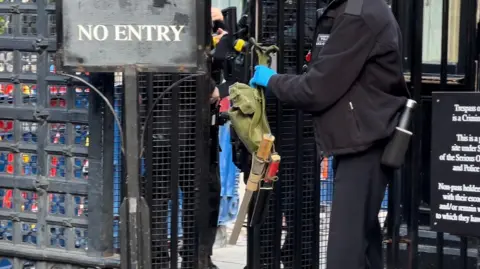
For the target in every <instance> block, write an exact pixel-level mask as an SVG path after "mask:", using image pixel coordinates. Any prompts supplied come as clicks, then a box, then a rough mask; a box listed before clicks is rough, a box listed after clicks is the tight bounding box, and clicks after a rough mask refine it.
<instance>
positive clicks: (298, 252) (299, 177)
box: [277, 0, 319, 268]
mask: <svg viewBox="0 0 480 269" xmlns="http://www.w3.org/2000/svg"><path fill="white" fill-rule="evenodd" d="M296 13H297V18H296V19H297V25H296V27H297V29H296V32H297V33H296V34H297V40H296V41H297V44H296V45H297V48H296V49H297V59H296V63H295V64H296V67H297V70H296V71H297V74H301V73H302V72H303V64H304V61H303V59H304V58H305V55H304V54H305V0H297V12H296ZM283 19H284V18H282V20H283ZM277 120H279V119H277ZM295 120H296V124H295V125H296V128H295V129H296V130H295V144H296V152H297V153H296V158H295V179H296V180H295V182H294V183H293V186H294V188H295V205H294V206H295V212H294V219H295V224H294V225H295V226H294V228H293V231H294V240H295V241H294V243H293V248H294V254H293V257H294V262H293V264H294V268H302V256H303V255H302V254H303V251H304V250H303V247H302V230H303V224H304V223H305V220H303V214H302V213H303V210H302V209H303V208H302V207H303V171H302V170H303V169H302V164H303V154H304V152H303V151H304V147H305V146H304V143H303V131H304V130H303V129H304V120H305V116H304V113H303V111H302V110H296V111H295ZM315 195H319V194H315ZM306 221H309V220H306ZM312 250H313V251H318V245H317V247H316V248H312V249H311V250H310V251H312ZM307 253H308V252H307Z"/></svg>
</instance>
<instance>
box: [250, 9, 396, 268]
mask: <svg viewBox="0 0 480 269" xmlns="http://www.w3.org/2000/svg"><path fill="white" fill-rule="evenodd" d="M260 2H261V4H260V5H259V10H257V12H258V13H259V14H260V20H259V21H260V25H259V27H258V28H257V30H258V31H259V32H258V33H257V34H258V36H259V37H260V41H261V42H263V43H268V44H277V45H278V46H279V48H280V53H278V54H277V57H276V66H277V71H278V72H280V73H290V74H298V73H301V72H302V68H303V66H304V64H305V63H306V62H305V60H304V59H305V56H306V54H307V53H308V51H309V50H310V49H311V42H312V37H313V34H314V29H315V21H316V14H317V13H316V11H317V9H318V8H319V7H320V5H321V3H322V2H323V1H316V0H296V1H295V0H294V1H273V0H262V1H260ZM267 114H268V116H269V122H270V125H271V126H272V129H273V132H274V134H275V135H276V137H277V140H276V141H277V142H276V144H277V148H278V149H279V152H280V154H281V156H282V165H281V167H282V169H281V172H280V175H279V178H280V179H279V181H278V183H277V185H276V191H275V194H274V195H272V197H271V201H270V204H269V206H270V208H269V209H270V211H269V215H268V216H267V218H266V220H265V223H264V224H263V226H262V227H261V228H260V231H259V232H258V234H259V235H260V239H258V240H259V241H260V242H259V243H257V242H255V240H257V239H256V238H255V236H252V237H249V239H250V242H249V251H250V249H259V251H260V254H259V257H258V258H259V259H260V263H259V264H257V263H256V261H255V259H254V258H252V259H249V264H252V265H253V266H252V267H253V268H325V266H326V250H327V244H328V232H329V229H328V227H329V223H330V212H331V201H332V197H333V190H334V169H333V159H332V158H328V159H324V160H322V161H321V162H319V161H318V159H317V156H316V154H315V150H316V148H315V141H314V137H313V125H312V119H311V115H310V114H308V113H305V112H301V111H298V110H295V109H293V108H292V107H289V106H288V105H286V104H282V103H281V102H279V101H278V100H276V99H275V98H271V99H269V100H267ZM318 131H321V130H318ZM386 210H387V200H385V201H384V203H383V205H382V212H381V213H380V215H379V218H380V220H381V222H382V223H384V222H385V218H386ZM279 220H282V221H281V222H280V221H279ZM279 223H282V224H281V226H280V225H279ZM250 233H252V234H255V233H256V232H255V230H254V229H250ZM252 252H255V250H252ZM250 256H251V257H254V256H255V254H254V253H252V254H251V255H250ZM258 266H259V267H258Z"/></svg>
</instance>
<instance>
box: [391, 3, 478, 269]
mask: <svg viewBox="0 0 480 269" xmlns="http://www.w3.org/2000/svg"><path fill="white" fill-rule="evenodd" d="M477 8H478V6H477V1H475V0H464V1H454V0H450V1H448V0H438V1H424V0H420V1H419V0H413V1H392V9H393V11H394V13H395V15H396V16H397V18H398V21H399V24H400V26H401V28H402V32H403V35H404V55H405V62H404V67H405V75H406V77H407V79H408V84H409V87H410V91H411V93H412V95H413V97H414V98H415V100H416V101H417V102H418V103H419V104H420V106H419V109H418V111H417V113H416V118H415V121H414V124H413V128H414V133H415V136H414V138H413V140H412V147H411V154H410V160H409V162H408V163H407V165H406V166H405V168H404V169H403V170H402V175H401V176H400V178H399V179H398V180H397V183H398V184H397V185H395V187H396V188H397V189H396V190H393V191H395V193H396V195H395V197H396V199H395V201H393V202H392V203H391V208H390V213H391V215H392V218H390V219H391V222H390V225H389V228H390V229H389V233H388V239H391V240H389V241H388V242H389V243H391V244H388V245H389V250H388V255H387V258H388V268H413V269H415V268H422V269H423V268H439V269H441V268H459V269H460V268H461V269H464V268H478V262H479V260H478V257H479V256H478V247H479V242H478V239H475V238H468V237H461V236H457V235H452V234H443V233H436V232H433V231H431V229H430V225H431V224H430V217H429V214H430V208H429V203H430V167H429V165H430V149H431V147H432V145H431V143H430V136H431V132H430V129H431V104H432V99H431V94H432V91H475V90H476V89H478V85H476V83H477V79H476V77H477V74H476V64H475V63H476V62H475V61H476V60H477V59H478V57H477V53H478V48H476V46H477V45H478V43H476V40H477V39H476V27H477V21H478V19H477V14H478V12H477ZM435 25H437V26H435ZM432 27H436V28H434V29H432ZM434 31H436V33H438V34H439V35H438V36H437V37H438V38H436V39H435V41H436V44H437V45H438V46H437V47H435V45H432V44H431V42H433V40H432V38H431V35H432V33H433V32H434ZM440 33H441V34H440ZM477 38H478V36H477ZM439 39H440V40H441V42H438V40H439ZM429 40H430V41H431V42H430V43H429ZM432 50H433V51H436V53H433V54H434V56H433V57H432V52H431V51H432ZM429 58H430V60H429ZM431 58H435V61H432V60H431ZM400 179H401V180H400ZM395 264H396V266H395Z"/></svg>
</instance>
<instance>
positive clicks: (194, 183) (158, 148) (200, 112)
mask: <svg viewBox="0 0 480 269" xmlns="http://www.w3.org/2000/svg"><path fill="white" fill-rule="evenodd" d="M185 76H186V75H179V74H168V73H141V74H140V75H139V78H138V83H139V90H140V94H141V101H142V104H141V107H140V120H141V122H144V120H145V118H146V115H147V113H148V111H149V110H150V109H153V110H152V111H153V115H152V117H150V121H149V122H148V123H147V124H146V126H148V128H147V129H146V135H145V138H146V140H145V145H146V147H145V149H146V150H145V153H144V155H143V157H144V172H143V173H144V174H143V176H144V177H143V184H142V185H143V188H142V193H143V194H142V195H144V197H145V198H146V200H147V202H148V204H149V205H150V211H151V213H150V216H151V238H152V268H155V269H156V268H158V269H163V268H172V269H175V268H182V269H184V268H185V269H187V268H197V266H198V253H199V245H198V226H199V225H201V224H200V222H201V220H202V219H205V218H201V217H200V218H198V216H205V215H208V214H204V212H203V211H202V210H203V209H206V208H207V207H208V204H207V205H205V203H208V201H205V199H202V200H199V197H200V196H202V197H206V196H205V195H204V193H203V192H204V191H205V188H204V186H205V184H204V183H205V182H206V180H207V178H208V176H209V175H208V172H206V171H208V165H209V156H208V154H205V152H208V148H207V143H208V137H209V131H208V130H209V128H210V125H209V119H210V113H209V111H208V109H206V108H205V107H204V105H203V104H205V103H206V102H205V101H202V98H204V97H205V96H206V95H205V96H203V94H200V92H202V91H203V92H205V93H207V91H205V90H204V88H203V87H202V85H203V84H202V80H200V79H198V80H197V79H195V78H193V79H187V80H186V81H185V82H183V83H182V84H181V85H180V86H178V87H176V88H174V89H173V90H172V91H170V92H167V93H166V94H165V95H164V96H163V97H162V99H161V101H160V102H159V103H158V105H157V106H155V107H154V106H153V103H154V101H155V99H157V98H158V97H159V96H160V95H162V92H163V91H164V90H165V89H166V88H168V87H169V86H170V85H171V84H172V83H174V82H175V81H177V80H179V79H181V78H183V77H185ZM203 100H204V99H203ZM205 139H207V140H205ZM206 155H207V156H206ZM205 212H206V211H205Z"/></svg>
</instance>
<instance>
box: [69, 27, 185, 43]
mask: <svg viewBox="0 0 480 269" xmlns="http://www.w3.org/2000/svg"><path fill="white" fill-rule="evenodd" d="M184 28H185V26H184V25H102V24H99V25H78V27H77V29H78V40H80V41H106V40H114V41H152V42H179V41H181V39H180V34H181V33H182V30H183V29H184Z"/></svg>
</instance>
